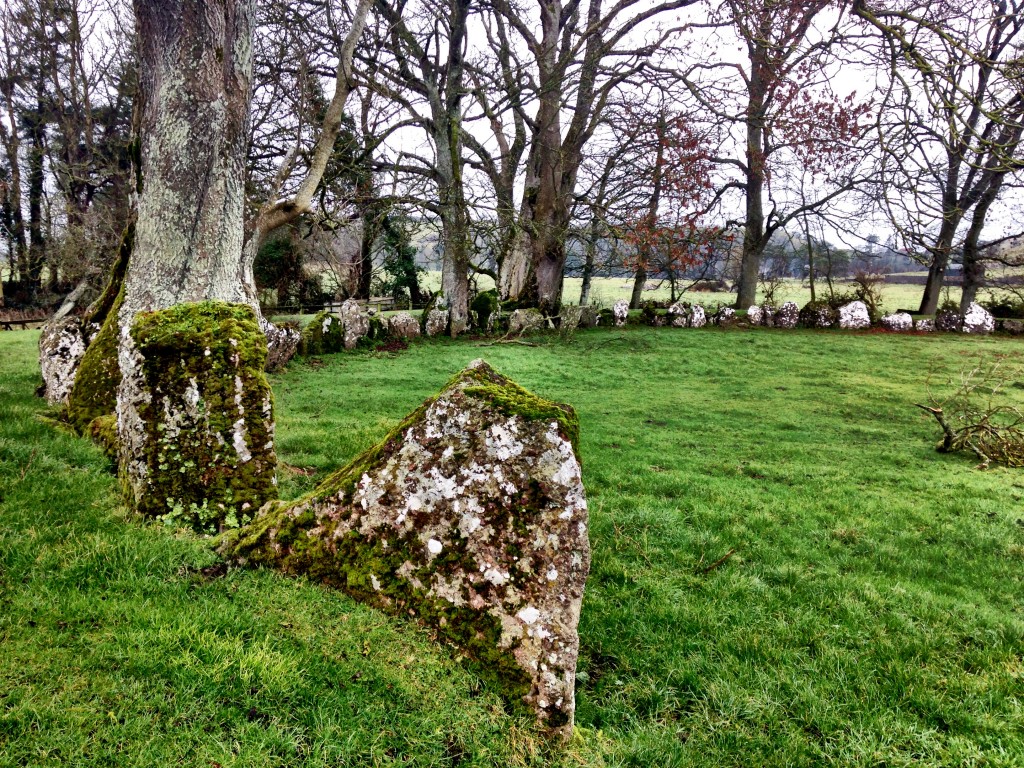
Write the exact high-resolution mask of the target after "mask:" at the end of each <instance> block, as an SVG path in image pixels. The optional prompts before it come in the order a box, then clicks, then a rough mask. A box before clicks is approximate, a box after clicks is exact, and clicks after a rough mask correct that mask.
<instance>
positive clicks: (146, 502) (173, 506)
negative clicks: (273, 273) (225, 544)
mask: <svg viewBox="0 0 1024 768" xmlns="http://www.w3.org/2000/svg"><path fill="white" fill-rule="evenodd" d="M131 338H132V341H133V342H134V350H133V351H123V352H122V354H121V358H122V360H121V370H122V372H123V373H124V376H125V379H124V381H122V385H121V389H120V391H119V393H118V402H117V414H118V421H117V442H118V444H119V446H120V452H121V461H120V467H121V474H122V483H123V485H124V488H125V491H126V493H127V495H128V501H129V503H130V504H131V505H132V506H133V507H134V508H135V509H136V510H137V511H139V512H141V513H142V514H144V515H148V516H151V517H162V518H164V519H167V520H168V521H170V522H174V523H175V524H183V525H188V526H191V527H192V528H194V529H195V530H198V531H215V530H217V529H218V528H219V527H220V526H221V525H222V524H225V523H227V524H229V525H230V524H233V523H234V524H237V523H242V522H246V521H247V520H249V519H250V518H251V517H252V516H253V515H254V514H255V513H256V511H257V510H258V509H259V508H260V507H261V506H262V505H263V504H264V503H265V502H267V501H268V500H270V499H273V498H275V497H276V496H277V477H276V467H277V458H276V456H275V454H274V407H273V400H272V398H271V394H270V387H269V385H268V384H267V379H266V375H265V373H264V365H265V364H266V357H267V344H266V339H265V337H264V335H263V333H262V331H260V328H259V325H258V321H257V319H256V314H255V312H254V311H253V309H252V307H249V306H247V305H244V304H228V303H225V302H217V301H205V302H201V303H198V304H179V305H176V306H174V307H171V308H169V309H165V310H161V311H159V312H141V313H139V315H138V316H137V317H136V318H135V322H134V324H133V325H132V328H131ZM126 392H132V393H137V395H136V396H133V398H132V399H131V400H126V394H125V393H126Z"/></svg>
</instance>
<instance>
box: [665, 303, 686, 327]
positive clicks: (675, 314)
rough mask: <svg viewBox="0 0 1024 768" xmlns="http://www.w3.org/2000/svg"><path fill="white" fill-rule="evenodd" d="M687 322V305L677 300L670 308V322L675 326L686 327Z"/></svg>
mask: <svg viewBox="0 0 1024 768" xmlns="http://www.w3.org/2000/svg"><path fill="white" fill-rule="evenodd" d="M686 323H687V311H686V307H685V306H684V305H683V304H681V303H680V302H678V301H677V302H676V303H675V304H673V305H672V306H670V307H669V308H668V324H669V325H671V326H672V327H673V328H685V327H686Z"/></svg>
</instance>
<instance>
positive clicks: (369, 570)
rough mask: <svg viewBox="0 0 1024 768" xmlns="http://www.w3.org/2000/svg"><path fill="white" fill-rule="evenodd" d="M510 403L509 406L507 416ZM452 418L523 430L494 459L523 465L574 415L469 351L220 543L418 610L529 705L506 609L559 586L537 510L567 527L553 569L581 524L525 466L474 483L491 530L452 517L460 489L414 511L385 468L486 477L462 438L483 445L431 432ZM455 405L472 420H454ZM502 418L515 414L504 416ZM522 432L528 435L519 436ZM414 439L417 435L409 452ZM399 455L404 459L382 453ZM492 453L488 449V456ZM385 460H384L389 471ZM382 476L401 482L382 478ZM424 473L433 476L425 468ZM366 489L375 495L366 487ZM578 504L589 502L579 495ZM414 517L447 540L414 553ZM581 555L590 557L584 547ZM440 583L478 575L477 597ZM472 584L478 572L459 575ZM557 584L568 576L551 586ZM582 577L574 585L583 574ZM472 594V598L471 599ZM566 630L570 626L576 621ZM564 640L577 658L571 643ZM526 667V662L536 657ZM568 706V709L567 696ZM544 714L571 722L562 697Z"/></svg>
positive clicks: (505, 691)
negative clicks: (466, 362)
mask: <svg viewBox="0 0 1024 768" xmlns="http://www.w3.org/2000/svg"><path fill="white" fill-rule="evenodd" d="M434 406H437V409H440V410H437V409H435V408H434ZM456 414H459V415H458V416H457V415H456ZM465 414H472V415H470V416H468V417H467V416H464V415H465ZM512 416H515V417H519V420H517V421H515V422H512V421H510V420H509V417H512ZM449 418H452V419H455V420H456V421H458V423H459V424H460V425H461V426H460V427H458V428H457V430H456V431H457V432H458V431H459V430H463V433H464V434H467V435H470V436H476V437H471V438H468V439H469V440H470V444H473V445H476V444H477V443H472V440H474V439H475V440H478V441H479V443H478V444H479V445H483V444H485V443H487V441H489V440H491V438H490V437H483V436H484V435H490V434H491V433H490V432H488V429H490V428H491V426H493V428H494V429H496V430H498V432H496V433H495V435H496V437H495V438H494V439H496V440H500V439H507V438H501V437H498V436H497V435H499V434H501V430H511V431H506V432H504V434H506V435H509V434H512V435H520V436H522V438H523V439H525V440H533V441H534V442H532V443H530V445H531V446H533V447H530V448H524V449H523V450H524V451H525V453H524V456H523V457H522V458H521V459H514V460H510V461H508V462H505V461H499V462H498V463H497V464H495V465H494V466H500V467H501V468H502V469H503V470H504V471H505V472H509V473H516V472H520V471H522V467H523V466H528V465H529V463H530V462H531V461H533V460H534V459H532V458H529V457H531V456H532V457H536V456H538V455H539V454H538V453H537V451H547V450H554V449H553V448H552V445H553V444H552V443H551V442H550V439H549V438H548V437H546V435H549V434H550V430H551V427H550V425H551V424H552V423H557V425H558V431H559V432H560V433H561V434H562V437H563V438H564V439H566V440H568V441H570V442H571V443H572V444H573V446H574V447H575V445H576V443H577V440H578V433H579V426H578V420H577V418H576V414H575V412H574V410H573V409H572V408H571V407H569V406H567V405H561V404H558V403H554V402H551V401H548V400H545V399H543V398H540V397H537V396H536V395H534V394H532V393H530V392H529V391H527V390H526V389H524V388H522V387H520V386H519V385H518V384H516V383H514V382H512V381H510V380H509V379H507V378H505V377H504V376H502V375H500V374H498V373H496V372H495V371H494V370H493V369H491V368H490V367H488V366H487V365H486V364H482V363H474V364H472V365H471V366H470V367H468V368H467V369H465V370H463V371H461V372H460V373H459V374H457V375H456V376H455V377H453V378H452V379H451V380H450V381H449V382H448V384H447V385H446V386H445V387H444V388H443V389H442V390H441V391H440V393H439V394H438V395H437V396H436V397H433V398H430V399H428V400H427V401H426V402H424V403H423V404H422V405H421V406H420V407H419V408H417V409H416V410H415V411H414V412H413V413H411V414H410V415H409V416H408V417H407V418H405V419H404V420H403V421H402V422H401V423H400V424H399V425H397V426H396V427H395V428H394V429H393V430H391V432H390V433H389V434H388V435H387V436H386V437H385V438H384V439H383V440H382V441H381V442H380V443H378V444H377V445H376V446H374V447H373V448H371V449H370V450H368V451H366V452H365V453H363V454H362V455H360V456H359V457H357V458H356V459H355V460H354V461H352V462H351V463H349V464H348V465H347V466H346V467H344V468H342V469H341V470H339V471H338V472H336V473H334V474H333V475H331V476H330V477H328V478H327V479H326V480H325V481H324V482H323V483H322V484H321V485H320V486H319V487H317V488H316V489H315V490H313V491H312V492H311V493H310V494H308V495H307V496H305V497H303V498H301V499H299V500H297V501H295V502H291V503H286V502H275V503H273V504H270V505H268V506H266V507H264V509H263V510H261V512H260V514H259V515H258V516H257V518H256V519H255V520H254V521H253V522H252V523H250V524H249V525H247V526H245V527H243V528H240V529H238V530H231V531H227V532H225V533H224V534H223V535H222V536H221V537H220V539H219V540H218V545H217V548H218V551H219V552H220V553H221V554H222V555H224V556H226V557H228V558H230V559H232V560H236V561H240V562H244V563H245V564H247V565H250V566H257V567H259V566H267V567H274V568H278V569H280V570H283V571H284V572H286V573H290V574H295V575H300V574H301V575H304V576H307V577H308V578H311V579H313V580H315V581H319V582H321V583H324V584H327V585H329V586H331V587H334V588H337V589H341V590H343V591H345V592H347V593H348V594H350V595H352V596H353V597H355V598H357V599H359V600H362V601H365V602H368V603H370V604H372V605H375V606H377V607H379V608H381V609H383V610H385V611H387V612H389V613H393V614H396V615H401V616H411V617H414V618H416V619H417V620H418V621H420V622H421V623H423V624H424V625H426V626H428V627H430V628H431V630H432V631H434V632H435V633H436V634H437V636H438V638H439V639H441V640H443V641H445V642H447V643H450V644H452V645H453V646H455V647H456V648H457V649H458V653H459V655H460V656H461V657H462V658H464V659H465V660H466V661H467V663H468V665H469V667H470V668H471V669H473V670H474V671H475V672H476V673H477V674H479V675H480V677H481V678H482V679H484V680H485V681H486V682H487V683H488V684H489V685H490V686H492V687H493V689H494V690H496V691H497V692H498V693H500V694H501V695H502V697H503V698H504V699H505V700H506V702H507V703H508V704H509V705H510V706H511V707H512V708H513V709H515V710H518V711H520V712H528V711H530V707H529V706H527V705H526V702H527V701H533V703H534V706H536V702H535V700H534V699H530V696H531V695H533V696H536V690H537V689H536V685H537V681H536V680H535V679H534V677H533V675H532V674H531V672H530V671H529V669H527V668H524V666H523V662H522V660H521V659H519V658H518V654H519V653H520V652H521V651H522V650H523V649H524V646H522V645H521V640H519V639H511V640H510V638H509V637H508V636H507V635H506V633H507V631H508V628H507V622H508V621H510V620H513V619H512V617H513V616H514V615H515V614H516V612H517V611H519V610H520V609H522V608H524V607H526V606H528V605H533V604H535V603H534V602H533V601H534V600H537V599H543V598H540V597H539V595H540V594H542V593H543V591H544V590H550V589H555V588H554V587H552V586H550V585H551V584H552V582H551V581H545V580H544V577H542V576H540V575H539V574H541V573H545V574H546V573H548V568H549V566H544V565H542V564H543V563H544V562H545V561H544V559H543V558H545V557H547V555H545V554H544V552H546V551H547V550H546V549H545V547H547V546H548V544H546V543H545V542H549V541H550V539H549V538H548V535H547V533H546V532H547V531H550V530H551V529H549V528H541V527H539V526H542V525H550V524H551V523H550V522H547V523H542V518H545V516H547V517H546V518H545V519H547V520H551V519H555V518H557V519H558V521H559V522H558V523H557V525H562V526H564V529H561V530H565V531H572V533H571V534H569V533H563V534H562V535H563V537H564V538H563V544H562V545H561V546H562V547H563V549H562V550H560V552H559V555H558V556H559V557H561V558H563V560H561V561H559V562H558V566H557V567H558V571H557V572H558V573H565V574H568V573H569V572H570V571H571V570H572V567H571V566H569V565H568V564H567V563H568V562H569V558H571V557H572V552H574V551H575V550H574V549H573V545H572V543H571V537H572V536H578V535H582V536H583V540H582V541H583V545H582V546H584V547H586V533H585V526H579V527H578V524H577V522H576V520H575V519H574V520H572V521H570V519H569V517H568V516H567V515H565V516H563V515H562V514H561V513H562V511H563V510H565V509H567V507H566V506H563V505H562V503H559V502H555V501H553V500H552V499H553V497H552V496H551V494H552V493H553V492H554V485H553V484H552V482H551V481H550V479H544V478H538V477H534V476H529V477H528V478H527V477H521V478H519V479H518V480H517V481H516V490H515V491H514V492H512V491H509V490H499V489H498V487H497V486H495V488H494V489H493V491H492V492H490V493H491V494H492V495H486V494H485V495H480V494H479V493H478V492H474V493H475V495H473V496H472V499H473V501H472V504H474V505H478V506H477V507H476V508H477V510H478V512H477V514H478V515H479V518H480V519H479V520H477V521H476V524H477V525H478V526H483V528H482V529H481V530H483V531H488V532H489V533H480V534H478V536H476V537H474V536H471V535H470V534H468V533H466V532H465V531H464V530H463V529H462V527H461V526H462V525H465V517H464V515H463V513H461V512H458V510H459V508H460V507H459V504H460V503H468V502H466V501H463V502H458V501H455V502H446V504H452V503H454V506H453V507H448V508H447V509H448V511H447V512H443V513H440V514H441V515H446V516H447V517H444V516H442V517H438V516H437V515H438V514H439V513H438V512H428V511H426V510H425V509H424V510H423V511H420V506H419V503H418V502H417V504H416V505H411V506H403V505H404V504H405V502H403V501H401V499H402V498H403V494H407V493H422V491H415V492H414V491H412V490H410V488H411V486H407V485H405V483H406V482H407V481H399V480H397V479H396V476H395V475H393V474H390V473H391V472H396V471H397V472H406V471H408V472H411V473H416V476H417V477H419V478H421V479H422V478H429V477H433V474H432V473H433V472H435V471H440V472H441V473H442V474H444V475H445V476H448V475H447V474H445V473H451V472H452V471H453V469H452V468H453V467H459V468H460V469H456V470H455V473H456V475H459V473H460V472H462V471H463V470H462V469H461V468H466V469H465V470H464V471H467V472H471V473H472V472H474V471H476V472H478V473H480V474H481V476H482V477H486V478H492V477H493V473H492V471H491V469H492V467H491V466H490V465H488V459H486V458H485V457H484V456H483V455H481V454H479V453H473V452H472V451H473V450H480V448H475V449H473V448H466V449H465V450H469V451H470V452H469V453H468V454H466V455H462V454H460V450H463V449H460V448H459V447H458V446H459V445H461V443H459V442H458V440H456V441H455V442H451V443H449V442H446V441H447V440H448V439H449V438H447V437H444V436H440V437H438V435H442V433H443V432H444V431H445V427H444V426H441V425H443V424H445V423H447V421H446V420H447V419H449ZM464 418H468V419H469V421H468V422H465V423H463V420H464ZM512 424H518V425H519V426H518V427H516V426H510V425H512ZM431 425H433V426H431ZM438 430H440V431H438ZM527 435H532V437H529V438H527V437H526V436H527ZM410 445H414V446H420V447H419V448H417V449H416V450H414V451H413V452H412V453H407V452H406V451H407V450H408V446H410ZM446 445H448V446H451V447H455V453H454V454H453V453H452V451H451V447H449V448H447V449H446V448H445V446H446ZM562 445H564V443H562ZM490 450H493V449H490ZM399 455H401V457H402V459H401V461H399V462H397V463H395V462H392V461H391V460H392V459H393V458H394V457H396V456H399ZM516 455H518V454H516ZM413 457H415V458H413ZM444 461H450V462H452V463H451V464H445V465H444V467H445V468H442V469H438V466H439V463H440V462H444ZM490 461H495V459H494V457H493V456H492V457H491V459H490ZM518 461H525V462H526V465H517V464H516V462H518ZM410 462H411V463H410ZM478 462H479V463H478ZM515 466H519V469H515V468H514V467H515ZM572 466H574V467H576V472H577V473H578V464H576V463H575V461H574V462H573V464H572ZM385 467H391V469H388V470H386V471H385V469H384V468H385ZM398 467H401V468H402V469H397V468H398ZM474 467H475V468H476V469H475V470H474V469H473V468H474ZM459 476H462V475H459ZM512 476H513V475H512V474H509V475H508V477H510V478H511V477H512ZM516 476H517V477H518V475H516ZM388 478H390V479H388ZM392 482H394V483H398V485H388V483H392ZM417 482H418V481H417ZM426 482H427V484H428V487H432V486H430V483H432V482H433V481H431V480H426ZM488 482H489V481H488ZM374 487H379V488H381V489H382V490H383V494H384V495H383V496H380V497H379V498H380V500H379V502H372V501H371V503H370V505H369V506H367V502H366V498H367V496H365V495H364V494H373V491H371V490H369V489H371V488H374ZM581 490H582V488H581ZM428 493H429V491H428ZM370 498H378V497H377V496H374V495H371V497H370ZM451 498H455V497H451ZM377 504H379V505H380V507H379V508H378V506H377ZM402 509H405V510H406V512H404V513H402V514H401V517H402V518H403V519H404V518H405V517H406V515H408V522H406V523H404V525H403V524H402V520H397V522H396V520H395V515H396V514H398V512H399V511H400V510H402ZM552 509H554V510H556V511H554V512H552V511H551V510H552ZM583 510H584V514H585V506H584V507H583ZM567 514H568V513H567ZM584 520H585V518H584ZM442 521H443V522H442ZM562 521H564V522H562ZM581 530H582V531H583V533H582V534H580V533H579V532H580V531H581ZM424 531H430V532H431V533H430V535H431V536H436V538H437V539H438V540H442V541H444V545H443V549H442V548H441V546H440V545H438V549H437V550H432V551H433V552H434V553H435V554H434V555H431V556H430V557H425V554H424V547H425V544H426V539H425V536H426V535H427V534H425V533H424ZM542 531H544V532H545V533H542ZM480 537H482V538H480ZM556 538H557V537H556ZM432 541H433V540H432ZM481 546H482V547H484V549H485V550H486V551H487V552H489V553H490V554H488V555H486V556H484V559H483V560H481V559H480V558H481V557H482V555H481V550H480V549H479V548H480V547H481ZM485 560H486V561H487V562H491V563H494V564H495V565H494V567H495V568H498V569H502V570H503V571H504V573H505V575H504V576H503V577H502V580H501V581H500V582H496V583H494V584H492V583H490V582H489V581H487V579H485V578H484V577H483V576H482V570H483V566H482V565H480V563H482V562H484V561H485ZM584 560H587V561H588V560H589V554H587V555H586V557H585V558H584ZM552 562H553V561H552ZM546 578H547V579H551V578H553V577H550V576H549V577H546ZM439 583H440V584H460V585H463V586H462V588H463V589H468V590H469V592H468V594H469V595H472V594H473V590H474V589H475V590H476V591H477V592H478V593H479V597H477V598H472V599H470V598H469V597H466V594H467V593H465V592H463V593H461V594H462V595H463V597H465V601H463V600H462V599H450V598H448V597H445V595H444V593H443V591H434V587H435V586H436V585H437V584H439ZM470 584H473V585H474V586H473V587H469V585H470ZM431 585H434V586H431ZM499 585H505V586H499ZM561 589H564V587H559V588H558V590H561ZM579 589H580V593H579V594H580V595H581V594H582V583H580V585H579ZM505 590H510V591H509V592H506V591H505ZM538 590H539V591H538ZM502 595H505V597H502ZM563 599H564V598H563ZM474 600H479V602H480V605H477V604H475V603H474ZM502 616H504V622H505V623H503V619H502ZM577 616H578V613H577ZM572 631H573V633H575V627H574V626H573V629H572ZM574 636H575V634H574ZM531 642H536V641H535V640H531ZM559 647H561V646H559ZM572 654H573V655H572V657H571V658H572V662H571V663H572V665H574V664H575V655H574V654H575V651H573V652H572ZM544 658H545V659H546V658H547V656H545V657H544ZM573 668H574V666H573ZM533 669H534V670H536V669H537V668H536V666H534V667H533ZM545 669H546V667H545ZM531 692H532V693H531ZM541 698H543V697H541ZM546 706H548V705H547V704H542V705H541V707H542V708H543V707H546ZM568 712H570V713H571V707H570V708H569V710H568ZM544 718H545V723H546V725H547V726H548V727H550V728H560V727H562V726H563V725H565V724H566V723H567V722H569V715H568V714H566V712H565V711H563V710H562V709H561V708H560V705H559V707H555V708H554V709H552V710H551V712H550V713H548V712H545V714H544Z"/></svg>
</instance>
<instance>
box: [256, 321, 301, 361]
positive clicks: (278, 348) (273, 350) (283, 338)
mask: <svg viewBox="0 0 1024 768" xmlns="http://www.w3.org/2000/svg"><path fill="white" fill-rule="evenodd" d="M260 326H261V328H262V330H263V335H264V336H266V338H267V365H266V369H267V370H268V371H279V370H281V369H282V368H284V366H285V363H287V362H288V361H289V360H291V359H292V358H293V357H295V353H296V352H297V351H298V349H299V344H300V343H301V341H302V333H301V332H300V331H299V329H298V328H297V327H295V326H293V325H287V324H286V325H275V324H274V323H271V322H270V321H269V320H266V319H264V320H263V322H261V323H260Z"/></svg>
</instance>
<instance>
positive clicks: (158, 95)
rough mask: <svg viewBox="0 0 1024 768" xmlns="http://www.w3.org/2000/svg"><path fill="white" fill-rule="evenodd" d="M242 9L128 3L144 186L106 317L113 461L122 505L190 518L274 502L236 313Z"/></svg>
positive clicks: (243, 94) (258, 402) (252, 352)
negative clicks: (114, 343) (115, 373)
mask: <svg viewBox="0 0 1024 768" xmlns="http://www.w3.org/2000/svg"><path fill="white" fill-rule="evenodd" d="M253 5H254V0H135V15H136V24H137V29H138V38H139V51H140V72H141V76H140V80H141V92H142V98H143V109H142V124H141V135H140V139H141V147H142V150H141V158H142V179H143V188H142V193H141V195H140V197H139V205H138V219H137V224H136V236H135V247H134V251H133V253H132V258H131V262H130V264H129V266H128V272H127V275H126V277H125V283H124V290H123V298H122V301H121V306H120V308H119V311H118V363H119V367H120V372H121V384H120V386H119V388H118V392H117V429H118V439H119V441H120V462H119V463H120V470H121V475H122V479H123V485H124V487H125V489H126V491H127V493H128V496H129V501H130V502H131V503H132V504H133V505H134V506H135V507H136V508H138V509H141V510H143V511H145V512H147V513H150V514H175V513H176V514H180V515H184V516H186V517H189V518H190V520H189V521H190V522H196V521H197V520H198V521H199V522H201V523H202V524H204V525H205V524H207V523H210V522H211V520H214V519H215V518H219V519H220V520H223V519H225V517H230V515H231V514H232V513H235V514H239V513H242V512H244V511H246V510H248V509H255V508H258V507H259V506H260V504H261V503H262V502H263V501H265V500H266V499H267V498H270V497H271V496H272V495H273V493H272V491H273V472H274V464H275V459H274V453H273V439H272V434H273V415H272V413H271V406H270V400H269V394H268V393H267V392H266V380H265V378H264V376H263V374H262V370H254V369H253V366H254V365H256V364H257V361H258V362H259V363H260V364H262V362H263V361H264V360H265V352H264V353H263V355H262V357H261V354H260V351H259V350H256V349H254V348H253V345H254V344H255V345H256V346H258V347H260V349H261V350H262V348H263V347H264V345H265V340H264V339H263V337H262V333H261V329H260V328H259V327H258V325H257V317H256V315H255V313H254V312H253V310H252V309H251V308H250V307H248V306H246V307H244V308H242V307H238V306H237V305H244V304H247V299H248V296H247V294H246V290H245V288H244V286H243V285H242V281H241V279H240V275H239V265H240V263H242V246H243V218H242V216H243V204H244V179H245V172H244V171H245V167H244V166H245V159H246V138H247V127H248V126H247V120H248V112H249V97H250V77H251V52H252V51H251V49H252V42H251V37H252V23H253V10H254V9H253ZM188 304H192V305H193V306H192V307H191V308H190V309H182V308H181V307H180V306H179V305H188ZM172 308H173V309H172ZM257 339H258V342H257V341H256V340H257ZM254 467H255V468H256V474H258V475H259V478H258V479H257V480H256V481H255V482H253V478H252V477H251V475H253V468H254ZM211 472H213V473H214V475H215V477H208V476H207V475H209V474H210V473H211ZM175 475H176V476H177V477H175ZM247 486H248V487H247ZM250 491H254V492H252V493H250ZM200 518H201V519H200Z"/></svg>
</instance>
